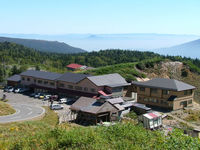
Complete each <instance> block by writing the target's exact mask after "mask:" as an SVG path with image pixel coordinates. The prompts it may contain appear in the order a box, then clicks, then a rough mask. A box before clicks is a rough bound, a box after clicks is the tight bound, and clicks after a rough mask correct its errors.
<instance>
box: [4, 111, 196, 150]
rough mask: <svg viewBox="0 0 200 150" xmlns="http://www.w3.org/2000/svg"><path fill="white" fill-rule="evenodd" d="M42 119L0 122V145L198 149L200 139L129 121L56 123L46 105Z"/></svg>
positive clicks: (17, 149)
mask: <svg viewBox="0 0 200 150" xmlns="http://www.w3.org/2000/svg"><path fill="white" fill-rule="evenodd" d="M46 110H47V112H46V115H45V117H44V118H43V119H41V120H36V121H27V122H22V123H11V124H4V125H0V149H11V150H21V149H22V150H32V149H34V150H55V149H56V150H57V149H58V150H59V149H63V150H64V149H81V150H90V149H92V150H99V149H100V150H101V149H102V150H105V149H113V150H116V149H123V150H124V149H135V150H139V149H163V150H164V149H177V148H178V149H200V140H199V139H196V138H192V137H189V136H186V135H184V134H183V132H182V131H181V130H175V131H174V132H173V133H171V134H170V135H168V136H167V137H166V136H165V135H164V134H163V133H162V132H161V131H150V130H146V129H144V128H143V127H142V126H140V125H135V124H132V123H130V122H126V123H117V124H116V125H114V126H110V127H103V126H98V127H82V126H76V125H73V124H68V123H65V124H61V125H58V117H57V115H56V113H54V111H51V110H49V109H48V108H46Z"/></svg>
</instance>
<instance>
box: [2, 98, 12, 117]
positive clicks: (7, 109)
mask: <svg viewBox="0 0 200 150" xmlns="http://www.w3.org/2000/svg"><path fill="white" fill-rule="evenodd" d="M13 113H15V110H14V109H13V108H12V107H11V106H10V105H9V104H7V103H5V102H2V101H0V116H4V115H10V114H13Z"/></svg>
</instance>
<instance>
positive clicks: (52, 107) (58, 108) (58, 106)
mask: <svg viewBox="0 0 200 150" xmlns="http://www.w3.org/2000/svg"><path fill="white" fill-rule="evenodd" d="M63 108H64V107H63V106H62V105H59V104H52V105H51V106H50V109H52V110H60V109H63Z"/></svg>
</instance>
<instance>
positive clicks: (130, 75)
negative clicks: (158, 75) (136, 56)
mask: <svg viewBox="0 0 200 150" xmlns="http://www.w3.org/2000/svg"><path fill="white" fill-rule="evenodd" d="M135 65H136V63H122V64H117V65H111V66H105V67H99V68H96V69H92V70H88V71H84V72H83V73H89V74H92V75H103V74H109V73H119V74H120V75H121V76H122V77H124V78H125V79H126V80H127V81H132V80H136V78H135V77H145V75H144V74H142V73H139V72H138V71H136V70H135Z"/></svg>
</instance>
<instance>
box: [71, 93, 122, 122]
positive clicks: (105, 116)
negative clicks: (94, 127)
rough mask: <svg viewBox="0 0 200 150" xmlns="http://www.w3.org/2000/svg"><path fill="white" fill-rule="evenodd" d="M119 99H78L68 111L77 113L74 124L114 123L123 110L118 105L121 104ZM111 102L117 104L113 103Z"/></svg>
mask: <svg viewBox="0 0 200 150" xmlns="http://www.w3.org/2000/svg"><path fill="white" fill-rule="evenodd" d="M120 99H121V98H117V99H112V100H105V99H94V98H88V97H80V98H79V99H78V100H77V101H76V102H75V103H74V104H73V105H72V106H71V107H70V109H71V111H72V112H75V113H77V118H76V122H77V123H80V124H97V123H99V122H107V121H116V120H119V118H120V115H121V113H122V111H123V110H124V109H125V108H124V107H123V106H121V105H120V104H119V103H120V102H123V100H122V99H121V100H120ZM113 100H114V101H116V102H117V103H114V102H113Z"/></svg>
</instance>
